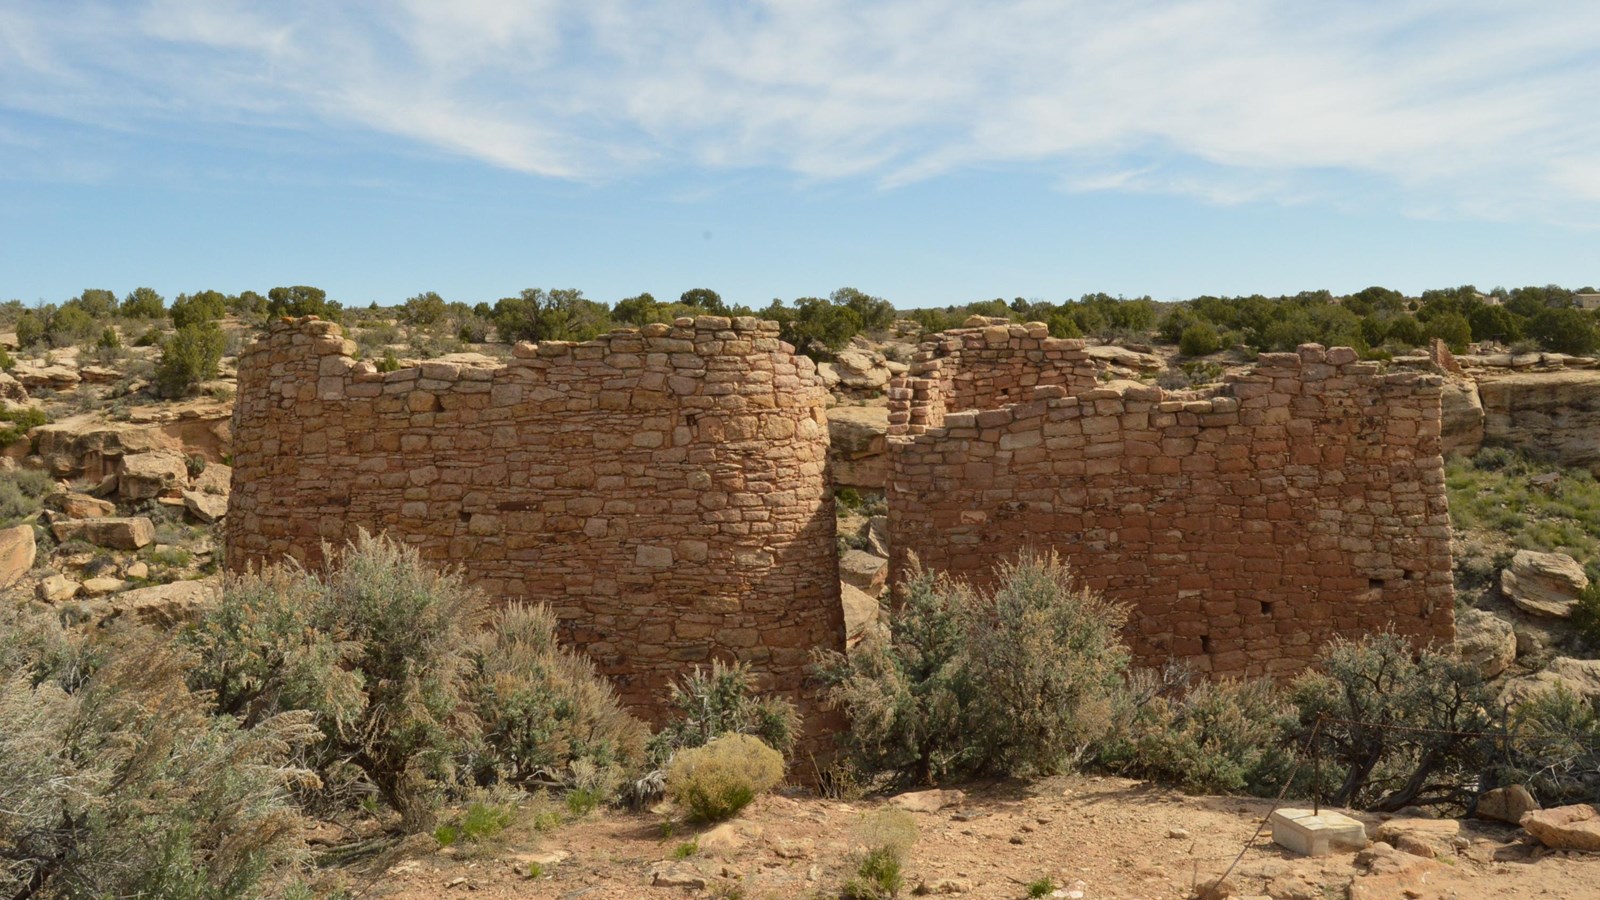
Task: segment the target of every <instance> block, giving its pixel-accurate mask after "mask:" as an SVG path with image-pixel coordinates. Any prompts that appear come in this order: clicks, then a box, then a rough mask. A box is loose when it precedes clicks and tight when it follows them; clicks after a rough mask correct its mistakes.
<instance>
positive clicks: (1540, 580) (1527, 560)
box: [1500, 550, 1589, 619]
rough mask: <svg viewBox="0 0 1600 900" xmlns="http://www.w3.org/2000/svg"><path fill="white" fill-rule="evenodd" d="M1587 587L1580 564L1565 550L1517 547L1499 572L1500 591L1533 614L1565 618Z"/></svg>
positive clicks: (1585, 576) (1570, 613) (1585, 577)
mask: <svg viewBox="0 0 1600 900" xmlns="http://www.w3.org/2000/svg"><path fill="white" fill-rule="evenodd" d="M1588 586H1589V576H1588V575H1587V574H1585V573H1584V571H1583V566H1580V565H1578V561H1577V560H1575V559H1573V558H1572V557H1570V556H1568V555H1566V554H1565V553H1540V552H1537V551H1534V550H1518V551H1517V555H1516V556H1514V557H1512V559H1511V565H1509V566H1507V567H1506V568H1505V569H1504V570H1502V571H1501V573H1500V592H1501V593H1502V594H1504V595H1505V596H1506V597H1507V598H1508V599H1510V601H1511V602H1512V603H1515V604H1516V605H1517V606H1518V607H1519V608H1521V609H1523V610H1525V611H1527V612H1530V613H1533V614H1534V615H1536V616H1552V617H1555V618H1563V619H1564V618H1567V617H1569V616H1571V615H1572V607H1573V606H1574V605H1576V604H1577V602H1578V594H1580V593H1582V592H1583V589H1584V588H1586V587H1588Z"/></svg>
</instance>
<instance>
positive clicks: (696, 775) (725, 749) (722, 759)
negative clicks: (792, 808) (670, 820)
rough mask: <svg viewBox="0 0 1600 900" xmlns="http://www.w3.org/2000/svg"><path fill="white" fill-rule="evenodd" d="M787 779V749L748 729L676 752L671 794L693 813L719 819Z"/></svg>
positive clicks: (700, 817) (670, 778)
mask: <svg viewBox="0 0 1600 900" xmlns="http://www.w3.org/2000/svg"><path fill="white" fill-rule="evenodd" d="M782 780H783V754H781V753H779V752H778V751H776V750H774V749H772V748H771V747H768V746H767V745H766V744H764V743H762V742H761V740H760V739H759V738H754V737H751V736H750V735H748V734H725V735H723V736H722V737H719V738H717V739H716V740H714V741H712V742H711V743H709V744H706V745H705V746H703V747H695V748H693V749H689V750H683V751H680V752H679V753H678V754H677V755H676V756H674V757H673V759H672V763H671V765H669V766H668V767H667V795H668V796H670V797H671V798H672V799H673V801H674V802H675V803H677V804H678V805H679V806H681V807H683V808H685V809H687V810H689V814H690V816H691V817H692V818H695V819H698V820H700V821H703V822H720V821H722V820H723V819H727V818H731V817H732V816H733V815H734V814H735V813H737V812H739V810H741V809H744V808H745V807H746V806H748V805H749V804H750V801H752V800H754V799H755V798H756V797H757V796H759V795H761V794H764V793H766V792H767V791H769V790H771V789H772V788H773V787H774V786H776V785H777V784H778V782H780V781H782Z"/></svg>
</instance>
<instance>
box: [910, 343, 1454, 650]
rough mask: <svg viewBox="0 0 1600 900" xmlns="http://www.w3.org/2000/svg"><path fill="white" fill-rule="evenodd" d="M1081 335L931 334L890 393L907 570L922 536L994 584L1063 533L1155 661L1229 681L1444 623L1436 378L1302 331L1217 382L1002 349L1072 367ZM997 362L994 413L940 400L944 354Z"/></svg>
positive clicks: (937, 558)
mask: <svg viewBox="0 0 1600 900" xmlns="http://www.w3.org/2000/svg"><path fill="white" fill-rule="evenodd" d="M974 351H977V352H976V353H975V352H974ZM1081 351H1082V344H1081V343H1080V342H1076V341H1051V340H1050V339H1048V338H1044V337H1043V336H1042V333H1041V331H1040V328H1039V327H1038V326H1034V327H1033V328H1032V330H1031V331H1030V329H1029V328H1027V327H1023V326H1010V327H1005V326H997V327H989V328H987V329H963V330H960V331H956V332H950V333H946V334H945V335H941V336H939V337H937V338H935V339H934V340H932V341H929V342H926V343H924V344H923V345H922V347H921V349H920V352H919V353H918V356H917V358H916V360H915V362H914V363H913V365H912V371H911V374H910V375H909V376H906V377H903V378H901V379H898V380H897V381H896V383H895V384H894V385H893V386H892V387H891V389H890V404H891V423H892V424H891V436H890V439H889V454H890V471H889V483H888V501H889V503H888V505H889V529H890V540H891V544H892V547H893V551H894V559H893V561H892V562H893V566H894V572H895V577H896V578H903V577H904V573H905V571H906V568H907V562H908V553H912V552H914V553H915V554H916V555H917V556H918V557H919V558H920V560H921V562H922V564H923V565H924V566H927V567H929V568H932V569H936V570H945V571H949V572H951V573H954V574H956V575H959V576H964V577H968V578H972V579H974V580H977V581H983V580H986V579H987V577H988V575H989V573H990V571H991V569H992V567H993V566H994V564H995V563H996V562H997V561H999V560H1001V559H1004V558H1006V557H1008V556H1012V555H1014V554H1015V553H1016V552H1017V551H1018V550H1020V549H1021V548H1023V547H1027V546H1032V547H1036V548H1039V549H1048V548H1054V549H1056V550H1057V551H1059V552H1060V553H1061V554H1063V555H1064V556H1065V557H1066V558H1067V560H1068V561H1069V562H1070V563H1071V564H1072V565H1073V566H1074V567H1075V568H1076V569H1077V571H1078V572H1079V574H1080V575H1081V576H1082V577H1083V578H1084V579H1085V580H1086V581H1087V582H1088V583H1089V584H1090V585H1092V586H1094V587H1096V588H1099V589H1101V590H1103V591H1104V592H1105V593H1106V594H1107V595H1108V596H1110V597H1111V598H1113V599H1115V600H1118V601H1122V602H1125V603H1127V604H1129V605H1130V606H1131V607H1132V608H1133V616H1132V621H1131V623H1130V627H1129V634H1128V638H1129V640H1130V643H1131V645H1132V647H1133V649H1134V651H1135V654H1136V656H1137V657H1138V659H1139V660H1140V661H1141V662H1142V663H1144V664H1151V665H1155V664H1160V663H1163V662H1165V661H1166V660H1168V659H1170V658H1178V659H1183V660H1188V661H1190V662H1191V663H1193V664H1194V665H1195V666H1197V667H1198V668H1200V669H1202V670H1204V671H1209V672H1212V673H1214V674H1217V675H1257V674H1286V673H1290V672H1293V671H1297V670H1299V669H1301V668H1303V667H1304V666H1305V665H1306V664H1307V663H1308V662H1310V661H1311V660H1312V659H1313V657H1314V656H1315V654H1316V652H1317V650H1318V649H1319V647H1320V646H1321V645H1322V644H1323V643H1324V642H1325V641H1326V640H1327V639H1328V638H1330V637H1332V636H1334V635H1336V634H1344V635H1356V634H1360V633H1365V632H1370V631H1374V630H1378V629H1382V628H1385V627H1391V626H1392V627H1393V628H1394V629H1395V630H1397V631H1399V632H1401V633H1403V634H1406V635H1409V636H1411V637H1413V638H1414V639H1416V640H1418V641H1419V642H1422V643H1427V642H1431V641H1435V640H1437V641H1447V640H1450V639H1451V638H1452V636H1453V629H1454V626H1453V615H1454V593H1453V587H1452V584H1451V561H1450V543H1449V542H1450V525H1449V518H1448V510H1447V507H1446V500H1445V490H1444V470H1443V462H1442V459H1441V456H1440V450H1439V433H1440V401H1439V397H1440V382H1441V380H1440V379H1439V378H1438V377H1437V376H1431V375H1419V374H1415V373H1406V374H1389V375H1386V374H1381V373H1380V372H1379V369H1378V366H1377V364H1375V363H1364V362H1358V361H1357V360H1356V354H1355V353H1354V352H1353V351H1351V350H1349V349H1348V348H1335V349H1332V350H1324V349H1323V348H1321V347H1318V346H1315V345H1307V346H1304V347H1302V348H1300V351H1299V352H1298V353H1270V354H1262V356H1261V357H1260V360H1259V363H1258V365H1257V366H1256V367H1255V369H1254V370H1253V371H1252V372H1250V373H1249V374H1246V375H1243V376H1239V377H1235V378H1232V379H1230V380H1229V381H1228V383H1227V384H1225V385H1224V386H1223V387H1222V388H1221V390H1220V391H1214V392H1212V393H1210V394H1203V393H1197V392H1191V393H1183V394H1168V393H1166V392H1164V391H1162V390H1161V389H1160V388H1157V387H1153V386H1144V385H1139V384H1136V383H1133V382H1113V383H1109V384H1099V383H1091V384H1090V385H1087V386H1086V385H1084V383H1083V381H1082V379H1081V378H1071V379H1064V383H1063V384H1060V385H1053V386H1043V387H1037V386H1030V385H1028V384H1027V383H1026V382H1024V381H1022V380H1013V379H1014V378H1015V375H1014V373H1015V372H1017V371H1019V369H1018V367H1016V366H1014V365H1012V364H1011V362H1010V361H1011V360H1015V359H1019V358H1021V359H1032V358H1034V357H1035V355H1036V354H1040V353H1043V354H1046V355H1047V356H1048V355H1050V354H1054V355H1055V357H1056V359H1057V363H1056V367H1057V368H1058V369H1059V368H1063V367H1071V368H1076V367H1077V365H1078V362H1077V360H1078V357H1079V356H1081ZM988 360H999V361H1001V362H1003V363H1004V364H1003V365H1001V366H997V367H995V369H994V371H995V373H996V374H995V376H994V381H993V384H992V385H991V386H990V387H989V388H987V389H986V390H985V391H979V392H973V393H971V394H961V395H960V396H961V397H962V399H963V402H965V401H966V399H967V398H968V397H969V396H970V397H976V398H979V399H980V400H983V399H987V400H988V401H989V403H988V408H984V407H983V406H982V405H980V406H979V408H977V409H973V408H971V407H968V408H967V409H965V410H962V408H961V406H959V405H958V404H956V403H953V402H951V401H950V400H949V399H947V397H946V395H945V392H946V390H947V388H946V385H948V384H950V383H952V381H953V380H954V379H953V378H952V375H951V373H950V372H949V371H948V370H949V369H951V368H955V369H958V370H959V369H972V368H974V367H975V366H976V367H982V366H985V365H987V362H986V361H988ZM1022 371H1025V370H1022ZM1085 371H1086V370H1085ZM1023 391H1027V392H1029V393H1028V395H1027V399H1025V400H1023V401H1021V402H1006V403H995V402H994V401H995V400H996V399H1009V398H1011V397H1015V396H1017V395H1018V394H1019V393H1021V392H1023Z"/></svg>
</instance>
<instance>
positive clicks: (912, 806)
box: [889, 790, 967, 813]
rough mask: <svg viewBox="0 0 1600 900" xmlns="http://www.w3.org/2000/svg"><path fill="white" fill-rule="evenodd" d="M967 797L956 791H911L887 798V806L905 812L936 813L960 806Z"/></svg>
mask: <svg viewBox="0 0 1600 900" xmlns="http://www.w3.org/2000/svg"><path fill="white" fill-rule="evenodd" d="M966 799H967V795H966V794H964V793H962V792H961V791H957V790H931V791H913V792H911V793H909V794H900V795H898V796H895V797H890V798H889V805H890V806H893V807H896V808H898V809H903V810H905V811H907V812H919V813H936V812H938V811H940V810H942V809H948V808H950V807H952V806H960V805H961V803H962V801H964V800H966Z"/></svg>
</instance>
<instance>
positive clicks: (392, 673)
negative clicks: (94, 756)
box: [188, 533, 486, 831]
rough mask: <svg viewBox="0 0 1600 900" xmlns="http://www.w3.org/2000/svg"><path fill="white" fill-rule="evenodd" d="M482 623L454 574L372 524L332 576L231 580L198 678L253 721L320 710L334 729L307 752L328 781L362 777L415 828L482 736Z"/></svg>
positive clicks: (213, 617) (202, 625)
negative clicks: (471, 687)
mask: <svg viewBox="0 0 1600 900" xmlns="http://www.w3.org/2000/svg"><path fill="white" fill-rule="evenodd" d="M485 619H486V608H485V606H484V603H483V601H482V599H481V598H480V597H479V596H478V595H477V594H476V593H474V592H472V591H470V590H468V589H467V588H466V586H465V585H464V584H463V583H462V581H461V579H460V577H459V576H458V575H454V574H446V575H441V574H438V573H435V572H433V571H432V570H430V569H428V568H427V567H425V566H424V565H422V563H421V561H420V559H419V558H418V556H417V554H416V551H415V550H412V549H410V548H407V547H405V546H403V545H400V544H396V543H393V542H391V541H389V540H387V539H384V538H373V537H370V536H368V535H366V534H364V533H363V534H362V535H361V536H360V537H359V538H358V539H357V540H356V541H355V542H354V543H353V544H350V545H348V546H347V547H345V548H344V550H343V552H342V553H341V554H339V555H337V556H336V557H335V558H334V559H333V561H332V564H331V566H330V568H329V570H328V571H327V572H325V573H322V574H312V573H309V572H305V571H302V570H299V569H295V568H269V569H267V570H265V571H263V572H260V573H254V574H249V575H246V576H242V577H240V578H237V579H235V580H233V581H231V582H230V583H229V584H228V585H227V587H226V589H225V590H224V592H223V597H222V600H221V602H220V603H219V604H218V605H217V606H216V607H215V608H214V609H212V610H211V611H209V612H208V613H207V614H206V615H205V616H204V617H202V619H201V620H200V622H199V623H198V624H197V625H196V626H195V628H194V629H193V630H192V632H191V634H190V636H189V638H188V640H189V641H190V642H191V645H192V646H193V647H194V648H195V650H196V652H197V654H198V656H199V664H198V665H197V666H196V667H195V669H194V672H193V674H192V682H193V684H194V686H195V687H197V688H202V689H205V690H209V691H212V692H214V696H215V698H216V704H217V708H218V710H219V711H220V712H224V713H228V714H230V715H235V716H239V717H241V718H242V719H243V720H244V721H245V722H246V723H250V722H253V721H255V720H257V719H260V718H262V717H265V716H271V715H275V714H277V713H278V712H280V711H282V710H289V709H305V710H310V711H312V712H313V713H315V714H316V716H317V721H318V723H319V724H320V725H321V726H322V728H323V730H324V731H325V732H326V734H327V738H326V739H325V740H324V741H323V742H321V743H320V744H318V745H317V746H315V747H314V748H312V749H313V753H312V757H311V758H312V760H313V762H314V765H315V767H316V768H317V769H318V771H319V772H320V773H322V774H323V776H324V780H325V782H329V785H328V787H329V788H332V789H337V788H340V787H343V788H345V789H346V790H347V791H349V789H350V788H351V786H352V777H356V778H359V779H360V780H362V781H365V782H367V783H369V784H371V786H372V787H373V788H374V789H376V790H377V792H378V793H379V795H380V796H381V797H382V798H383V799H384V800H385V801H386V802H387V803H388V804H389V805H390V806H391V807H393V808H394V809H395V810H397V811H398V812H399V813H400V814H401V817H402V823H403V825H404V826H405V827H406V828H407V829H409V830H413V831H422V830H427V829H429V828H431V826H432V823H433V818H434V815H435V812H436V810H437V808H438V804H439V802H440V800H441V797H442V795H443V793H444V791H445V790H446V788H447V787H448V786H449V785H450V784H451V783H452V782H453V779H454V772H455V768H454V766H455V762H456V760H457V758H458V757H459V756H460V755H461V754H462V753H463V752H464V751H465V748H466V747H467V745H468V741H469V740H470V739H472V738H474V737H475V732H476V729H477V725H476V723H475V720H474V717H473V715H472V710H471V708H470V704H469V703H468V702H467V701H466V698H465V695H466V693H467V683H468V680H469V679H470V677H471V674H472V672H473V670H474V666H475V663H474V660H473V648H474V646H475V645H476V640H477V636H478V629H479V628H480V627H481V626H482V625H483V624H484V622H485ZM353 793H354V792H353V791H349V792H348V793H346V794H343V795H339V796H334V797H332V798H331V799H332V800H333V801H335V802H348V799H349V796H351V795H352V794H353Z"/></svg>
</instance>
